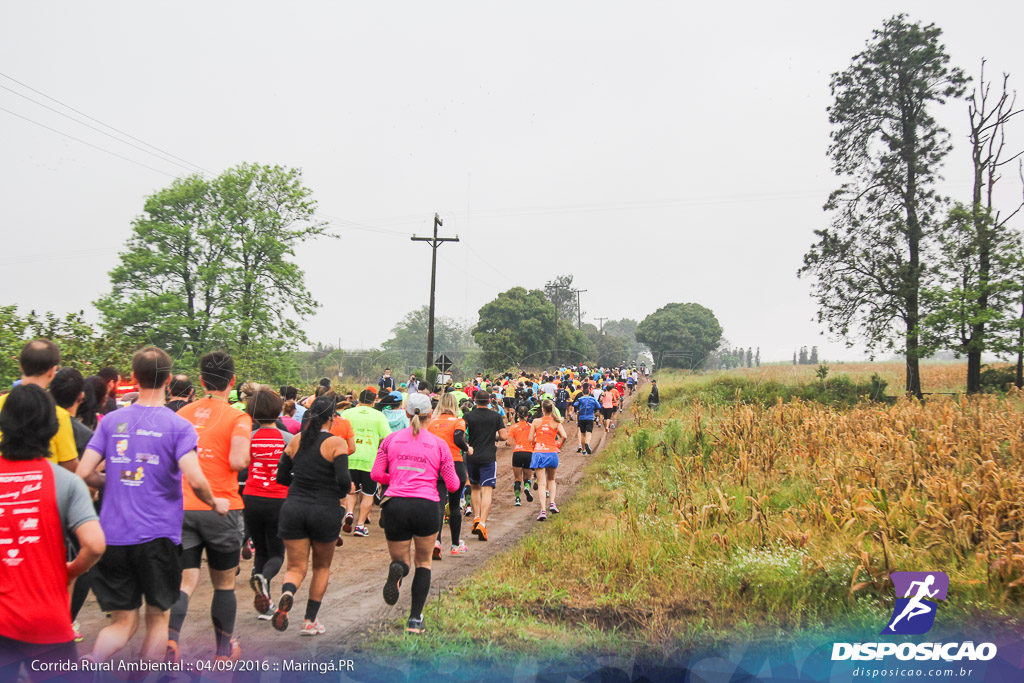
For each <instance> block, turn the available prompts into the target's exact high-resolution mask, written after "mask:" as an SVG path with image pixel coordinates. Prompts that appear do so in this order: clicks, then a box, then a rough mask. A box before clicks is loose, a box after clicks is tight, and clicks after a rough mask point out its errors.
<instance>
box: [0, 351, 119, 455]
mask: <svg viewBox="0 0 1024 683" xmlns="http://www.w3.org/2000/svg"><path fill="white" fill-rule="evenodd" d="M18 364H19V365H20V366H21V382H20V384H19V386H21V385H28V384H34V385H35V386H37V387H39V388H40V389H46V388H47V387H48V386H50V382H52V381H53V378H54V376H55V375H56V374H57V369H58V368H59V367H60V349H59V348H57V345H56V344H54V343H53V342H52V341H50V340H49V339H33V340H32V341H30V342H27V343H26V344H25V345H24V346H23V347H21V355H19V356H18ZM115 384H116V382H115ZM8 396H10V394H4V395H3V396H0V409H3V406H4V402H5V401H6V400H7V397H8ZM54 412H55V414H56V415H57V433H56V434H55V435H54V437H53V438H52V439H51V440H50V454H49V456H48V458H49V460H50V462H52V463H54V464H56V465H60V466H61V467H63V468H64V469H66V470H68V471H69V472H72V473H74V471H75V470H76V469H78V451H77V450H76V449H75V432H74V428H73V427H72V426H71V415H69V414H68V411H66V410H64V409H63V408H61V407H60V406H57V405H54Z"/></svg>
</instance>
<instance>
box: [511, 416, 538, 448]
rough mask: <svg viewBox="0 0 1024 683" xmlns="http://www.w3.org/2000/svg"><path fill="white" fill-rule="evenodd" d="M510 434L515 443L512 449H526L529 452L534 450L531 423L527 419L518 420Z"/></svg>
mask: <svg viewBox="0 0 1024 683" xmlns="http://www.w3.org/2000/svg"><path fill="white" fill-rule="evenodd" d="M508 435H509V436H511V437H512V441H513V443H514V444H515V445H514V447H513V449H512V450H514V451H515V452H517V453H518V452H521V451H526V452H527V453H529V452H531V451H533V445H532V444H531V443H530V423H529V422H527V421H526V420H520V421H519V422H516V423H515V425H513V427H512V429H510V430H509V432H508Z"/></svg>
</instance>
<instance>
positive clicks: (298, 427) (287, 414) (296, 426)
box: [279, 399, 306, 436]
mask: <svg viewBox="0 0 1024 683" xmlns="http://www.w3.org/2000/svg"><path fill="white" fill-rule="evenodd" d="M297 410H298V407H297V406H296V404H295V401H293V400H292V399H288V400H287V401H284V402H282V404H281V416H280V418H279V419H280V420H281V424H283V425H284V429H285V431H286V432H288V433H289V434H291V435H292V436H294V435H296V434H298V433H299V432H300V431H302V423H301V422H299V421H298V420H297V419H296V417H295V415H296V412H297ZM302 412H303V413H305V412H306V411H305V410H303V411H302Z"/></svg>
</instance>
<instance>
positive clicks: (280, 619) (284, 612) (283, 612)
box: [270, 593, 295, 631]
mask: <svg viewBox="0 0 1024 683" xmlns="http://www.w3.org/2000/svg"><path fill="white" fill-rule="evenodd" d="M293 604H295V596H294V595H292V594H291V593H283V594H282V595H281V601H280V602H279V603H277V611H276V612H274V616H272V617H271V618H270V625H271V626H273V627H274V628H275V629H277V630H278V631H286V630H288V612H289V611H291V609H292V605H293Z"/></svg>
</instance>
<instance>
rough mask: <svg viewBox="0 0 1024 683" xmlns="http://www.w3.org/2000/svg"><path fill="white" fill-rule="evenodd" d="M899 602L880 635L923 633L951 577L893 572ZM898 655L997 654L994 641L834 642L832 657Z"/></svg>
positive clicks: (978, 657)
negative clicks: (978, 642) (976, 642)
mask: <svg viewBox="0 0 1024 683" xmlns="http://www.w3.org/2000/svg"><path fill="white" fill-rule="evenodd" d="M890 577H891V578H892V583H893V586H894V587H895V588H896V604H895V605H894V606H893V609H892V616H891V617H890V618H889V623H888V624H887V625H886V627H885V628H884V629H882V632H881V633H880V634H879V635H921V634H923V633H927V632H928V631H930V630H931V628H932V626H933V625H934V624H935V613H936V612H937V611H938V605H939V603H938V602H935V601H936V600H942V601H945V599H946V593H947V592H948V591H949V576H947V575H946V574H945V572H893V573H892V574H891V575H890ZM888 656H895V657H896V658H897V659H900V660H904V661H906V660H918V661H927V660H932V661H938V660H940V659H941V660H943V661H947V662H950V661H958V660H962V659H966V660H969V661H988V660H990V659H992V658H993V657H995V656H996V646H995V644H994V643H981V644H979V645H975V644H974V643H973V642H971V641H966V642H963V643H834V644H833V645H832V659H833V661H836V660H844V659H853V660H861V661H863V660H872V659H874V660H880V659H883V658H885V657H888Z"/></svg>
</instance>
